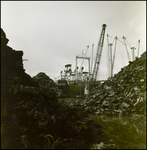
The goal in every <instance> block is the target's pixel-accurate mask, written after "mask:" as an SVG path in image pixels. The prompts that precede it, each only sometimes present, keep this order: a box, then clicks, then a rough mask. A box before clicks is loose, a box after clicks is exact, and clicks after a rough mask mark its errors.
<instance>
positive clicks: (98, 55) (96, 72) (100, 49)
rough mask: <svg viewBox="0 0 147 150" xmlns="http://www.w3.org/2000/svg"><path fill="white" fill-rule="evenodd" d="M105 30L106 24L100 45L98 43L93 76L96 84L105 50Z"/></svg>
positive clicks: (103, 26)
mask: <svg viewBox="0 0 147 150" xmlns="http://www.w3.org/2000/svg"><path fill="white" fill-rule="evenodd" d="M105 28H106V24H103V25H102V31H101V35H100V39H99V43H98V48H97V53H96V59H95V64H94V69H93V74H92V81H94V82H95V81H96V78H97V74H98V70H99V64H100V59H101V55H102V49H103V43H104V35H105Z"/></svg>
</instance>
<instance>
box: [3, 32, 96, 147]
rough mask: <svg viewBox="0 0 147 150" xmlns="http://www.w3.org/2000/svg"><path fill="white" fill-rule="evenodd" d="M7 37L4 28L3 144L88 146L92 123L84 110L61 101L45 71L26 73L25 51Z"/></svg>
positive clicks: (6, 145)
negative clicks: (23, 58)
mask: <svg viewBox="0 0 147 150" xmlns="http://www.w3.org/2000/svg"><path fill="white" fill-rule="evenodd" d="M8 41H9V40H8V39H7V38H6V35H5V33H4V31H3V30H2V29H1V42H2V43H1V68H2V70H1V72H2V73H1V85H2V86H1V124H2V125H1V137H2V138H1V143H2V145H1V148H2V149H55V148H63V149H64V148H69V149H70V148H83V149H85V148H87V147H88V145H87V143H88V142H89V141H90V139H91V138H90V137H89V136H88V135H89V134H90V133H91V131H92V128H93V126H91V124H90V123H89V122H90V121H88V120H87V121H86V122H85V121H84V117H83V116H84V115H85V114H83V115H82V112H81V111H79V109H78V108H76V107H73V108H71V107H68V106H66V105H64V104H62V103H60V102H59V101H58V99H57V97H56V91H57V87H56V84H55V83H54V82H53V80H52V79H50V78H49V77H48V76H47V75H46V74H45V73H43V72H40V73H38V74H37V75H36V76H34V77H31V76H30V75H28V74H27V73H25V69H23V63H22V61H23V60H22V56H23V51H16V50H14V49H12V48H11V47H9V46H7V43H8ZM91 134H92V133H91ZM97 135H98V134H96V136H97ZM89 138H90V139H89ZM93 138H94V136H93Z"/></svg>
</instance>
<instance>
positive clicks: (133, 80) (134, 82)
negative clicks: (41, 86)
mask: <svg viewBox="0 0 147 150" xmlns="http://www.w3.org/2000/svg"><path fill="white" fill-rule="evenodd" d="M85 104H86V106H87V109H89V110H90V111H92V112H95V113H96V114H106V115H108V116H116V115H119V116H122V115H123V116H128V115H130V114H133V113H136V114H145V113H146V52H144V53H143V54H142V55H141V57H140V58H138V57H136V59H135V61H133V62H131V61H130V62H129V65H128V66H125V67H124V68H122V69H121V71H120V72H118V73H117V74H115V75H114V77H112V78H109V79H108V80H106V81H105V82H104V83H102V84H99V85H98V86H97V87H94V88H93V89H92V90H91V94H90V99H89V100H87V101H86V102H85ZM90 106H92V109H91V107H90Z"/></svg>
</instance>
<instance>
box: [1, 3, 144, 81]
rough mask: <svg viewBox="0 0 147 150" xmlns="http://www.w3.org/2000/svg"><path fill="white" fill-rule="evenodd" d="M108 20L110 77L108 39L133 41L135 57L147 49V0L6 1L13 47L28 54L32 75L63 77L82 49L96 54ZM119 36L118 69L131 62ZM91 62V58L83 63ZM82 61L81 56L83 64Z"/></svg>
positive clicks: (4, 21)
mask: <svg viewBox="0 0 147 150" xmlns="http://www.w3.org/2000/svg"><path fill="white" fill-rule="evenodd" d="M103 24H106V25H107V27H106V32H105V39H104V47H103V51H102V56H101V62H100V68H99V74H98V79H99V80H102V79H107V78H108V57H107V51H108V42H107V34H108V35H110V36H109V42H110V43H112V44H113V45H112V51H113V53H114V45H115V43H114V38H115V37H116V36H117V37H118V39H119V40H120V41H122V42H123V39H122V37H123V36H124V37H126V39H127V41H128V45H127V47H128V51H129V55H130V57H131V59H132V50H131V49H130V47H135V48H136V50H135V56H137V53H138V40H139V39H140V47H139V52H140V54H141V53H143V52H144V51H146V1H1V28H2V29H3V30H4V32H5V33H6V36H7V38H8V39H9V43H8V46H10V47H12V48H13V49H15V50H22V51H23V52H24V55H23V59H27V60H28V61H24V62H23V64H24V69H25V70H26V73H28V74H29V75H31V76H32V77H33V76H35V75H37V74H38V73H39V72H45V73H46V74H47V75H48V76H50V77H51V78H52V79H54V78H55V77H59V76H60V72H61V71H62V70H65V65H66V64H72V70H74V69H75V57H76V55H79V54H80V53H81V52H82V51H83V52H84V54H85V51H86V46H87V45H89V49H88V52H87V56H88V55H89V56H91V55H92V44H94V54H93V55H94V58H95V53H96V50H97V45H98V41H99V38H100V33H101V30H102V25H103ZM120 41H118V40H117V45H116V54H115V62H114V73H117V72H119V71H120V69H121V68H122V67H124V66H126V65H128V55H127V52H126V48H125V45H124V44H122V43H121V42H120ZM87 64H88V62H87V61H86V60H85V61H84V63H83V65H85V66H84V67H85V71H87V70H86V65H87ZM80 65H81V60H78V66H79V67H80Z"/></svg>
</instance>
